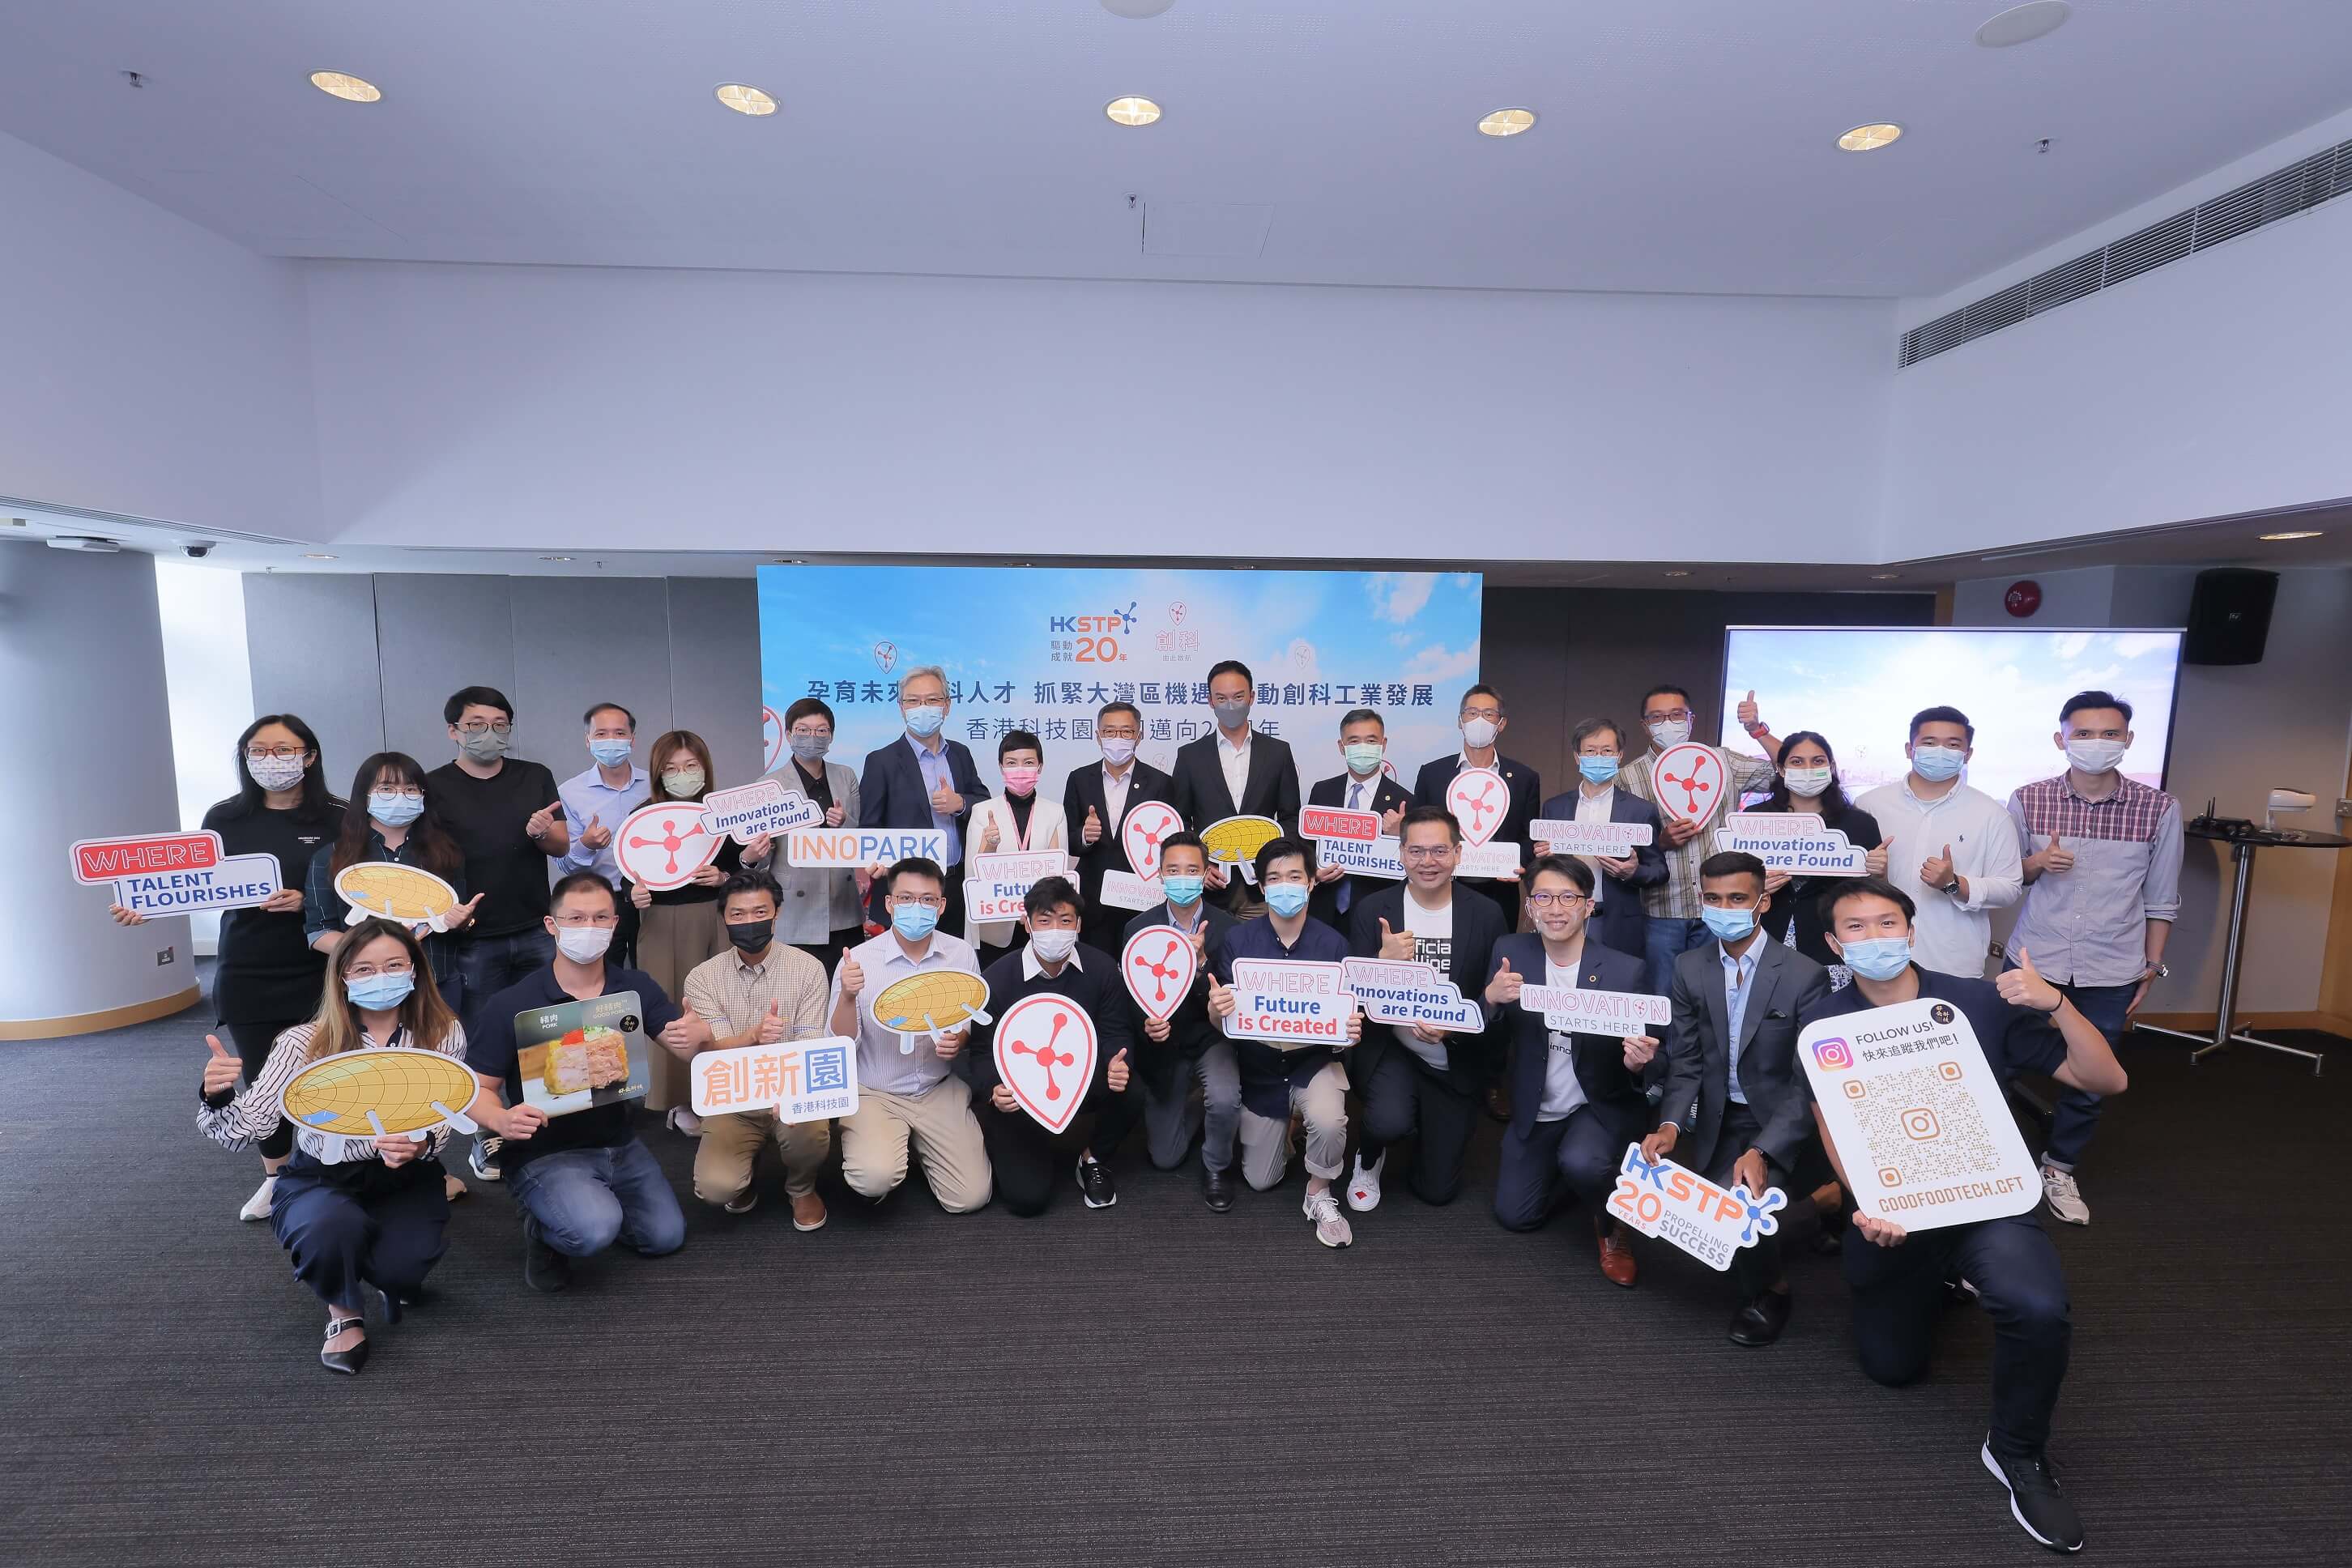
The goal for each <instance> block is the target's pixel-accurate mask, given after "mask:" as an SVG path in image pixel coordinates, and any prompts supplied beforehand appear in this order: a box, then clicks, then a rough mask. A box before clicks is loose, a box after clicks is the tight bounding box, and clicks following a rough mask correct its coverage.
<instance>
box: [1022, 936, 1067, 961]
mask: <svg viewBox="0 0 2352 1568" xmlns="http://www.w3.org/2000/svg"><path fill="white" fill-rule="evenodd" d="M1029 945H1030V946H1031V947H1034V948H1035V949H1036V950H1037V956H1038V957H1039V958H1040V959H1042V960H1043V961H1044V962H1045V963H1062V962H1064V961H1065V960H1066V959H1067V958H1068V957H1069V956H1070V954H1072V953H1073V952H1076V951H1077V950H1078V933H1077V932H1076V931H1031V932H1030V933H1029Z"/></svg>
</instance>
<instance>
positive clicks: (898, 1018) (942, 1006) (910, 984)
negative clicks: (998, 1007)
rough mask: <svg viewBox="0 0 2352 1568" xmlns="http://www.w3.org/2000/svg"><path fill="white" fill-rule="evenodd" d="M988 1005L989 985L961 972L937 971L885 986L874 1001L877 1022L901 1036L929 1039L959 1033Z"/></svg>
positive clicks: (911, 976) (977, 976)
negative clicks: (935, 1032) (937, 1034)
mask: <svg viewBox="0 0 2352 1568" xmlns="http://www.w3.org/2000/svg"><path fill="white" fill-rule="evenodd" d="M987 1005H988V982H987V981H985V980H982V978H981V977H980V976H979V975H977V974H966V973H964V972H963V971H962V970H961V969H934V970H931V971H929V973H923V974H909V975H908V976H907V978H906V979H904V980H895V981H892V982H891V983H890V984H888V985H886V986H884V987H883V988H882V994H880V995H879V996H877V997H876V998H874V1020H875V1022H877V1023H878V1024H880V1025H881V1026H883V1027H884V1028H886V1029H895V1030H897V1031H898V1033H899V1034H902V1035H928V1034H929V1033H930V1032H931V1031H932V1030H933V1029H940V1030H943V1031H944V1030H949V1029H960V1028H961V1027H963V1026H964V1025H966V1024H968V1023H970V1022H971V1020H972V1019H973V1018H975V1017H977V1016H980V1014H981V1013H982V1011H983V1010H984V1009H985V1008H986V1007H987ZM927 1015H928V1016H927Z"/></svg>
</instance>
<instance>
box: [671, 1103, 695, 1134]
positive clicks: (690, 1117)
mask: <svg viewBox="0 0 2352 1568" xmlns="http://www.w3.org/2000/svg"><path fill="white" fill-rule="evenodd" d="M664 1120H666V1121H668V1123H669V1125H670V1130H671V1131H676V1132H683V1133H685V1134H686V1135H687V1136H688V1138H699V1137H701V1136H702V1118H701V1117H699V1116H697V1115H696V1114H695V1113H694V1112H693V1111H691V1110H688V1109H687V1108H686V1107H685V1106H683V1105H673V1106H671V1107H670V1108H669V1115H668V1116H667V1117H666V1118H664Z"/></svg>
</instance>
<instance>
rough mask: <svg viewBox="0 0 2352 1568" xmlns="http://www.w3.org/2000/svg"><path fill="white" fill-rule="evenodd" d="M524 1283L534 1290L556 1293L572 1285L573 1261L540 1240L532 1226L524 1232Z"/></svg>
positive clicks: (525, 1228)
mask: <svg viewBox="0 0 2352 1568" xmlns="http://www.w3.org/2000/svg"><path fill="white" fill-rule="evenodd" d="M522 1282H523V1283H524V1284H526V1285H528V1286H530V1288H531V1289H534V1290H544V1291H550V1292H552V1291H556V1290H561V1289H563V1288H564V1287H565V1286H567V1285H569V1284H571V1283H572V1260H571V1259H570V1258H566V1257H564V1256H563V1254H562V1253H560V1252H558V1251H556V1250H555V1248H553V1247H550V1246H548V1245H547V1243H545V1242H543V1241H541V1240H540V1239H539V1232H538V1231H536V1230H534V1229H532V1228H531V1227H530V1226H523V1232H522Z"/></svg>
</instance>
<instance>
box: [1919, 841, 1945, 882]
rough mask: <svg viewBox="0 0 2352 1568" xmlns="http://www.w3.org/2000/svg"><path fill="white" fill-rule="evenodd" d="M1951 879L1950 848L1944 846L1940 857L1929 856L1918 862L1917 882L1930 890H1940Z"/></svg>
mask: <svg viewBox="0 0 2352 1568" xmlns="http://www.w3.org/2000/svg"><path fill="white" fill-rule="evenodd" d="M1951 879H1952V847H1951V846H1950V845H1948V844H1947V845H1945V846H1944V852H1943V853H1942V854H1941V855H1930V856H1928V857H1927V858H1926V859H1925V860H1922V861H1920V862H1919V880H1920V881H1922V882H1924V883H1926V884H1927V886H1928V887H1931V888H1940V887H1942V886H1943V885H1944V884H1945V883H1947V882H1948V881H1950V880H1951Z"/></svg>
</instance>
